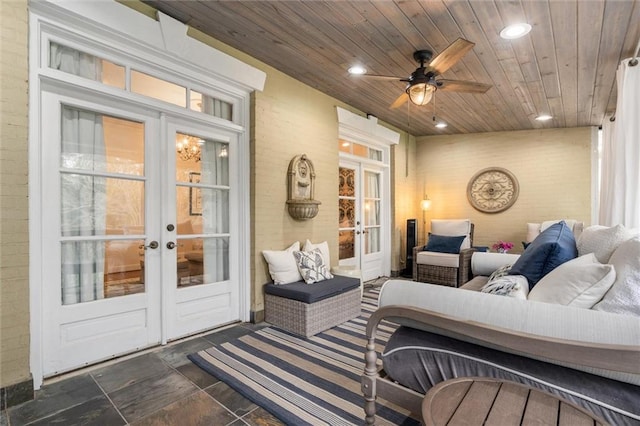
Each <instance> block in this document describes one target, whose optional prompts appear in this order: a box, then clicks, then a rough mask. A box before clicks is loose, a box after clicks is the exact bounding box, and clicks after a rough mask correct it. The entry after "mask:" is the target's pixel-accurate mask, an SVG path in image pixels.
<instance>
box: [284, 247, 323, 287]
mask: <svg viewBox="0 0 640 426" xmlns="http://www.w3.org/2000/svg"><path fill="white" fill-rule="evenodd" d="M293 255H294V256H295V258H296V263H297V264H298V270H299V271H300V275H302V279H303V280H304V282H305V283H307V284H313V283H317V282H320V281H324V280H328V279H330V278H333V275H331V272H329V269H327V267H326V265H325V264H324V259H323V258H322V253H321V252H320V249H317V248H316V249H313V250H311V251H294V252H293Z"/></svg>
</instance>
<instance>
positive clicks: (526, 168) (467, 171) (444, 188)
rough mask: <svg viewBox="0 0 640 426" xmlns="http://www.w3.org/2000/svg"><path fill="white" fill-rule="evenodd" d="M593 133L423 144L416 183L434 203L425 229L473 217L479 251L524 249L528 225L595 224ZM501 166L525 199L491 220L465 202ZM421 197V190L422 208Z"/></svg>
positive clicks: (501, 135) (488, 136) (531, 133)
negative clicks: (475, 182)
mask: <svg viewBox="0 0 640 426" xmlns="http://www.w3.org/2000/svg"><path fill="white" fill-rule="evenodd" d="M592 130H593V129H592V128H590V127H582V128H572V129H547V130H526V131H517V132H496V133H480V134H469V135H453V136H429V137H421V138H418V139H417V177H416V179H417V182H419V183H421V182H422V181H423V180H424V182H425V183H426V188H427V193H428V194H429V198H431V199H432V201H433V202H432V208H431V210H430V211H429V212H428V217H427V223H428V222H429V220H430V219H435V218H442V219H444V218H471V219H472V221H473V222H474V224H475V240H474V243H475V244H476V245H488V246H490V245H492V244H493V243H494V242H496V241H497V240H506V241H511V242H513V243H515V249H516V250H514V251H515V252H520V251H522V244H521V241H523V240H524V239H525V236H526V224H527V222H541V221H544V220H551V219H563V218H566V219H577V220H581V221H584V222H585V225H589V224H590V220H591V138H592V135H595V132H593V131H592ZM487 167H503V168H505V169H507V170H509V171H511V172H512V173H513V174H514V175H515V176H516V178H517V179H518V182H519V184H520V196H519V197H518V200H517V201H516V203H515V204H514V205H513V206H512V207H511V208H509V209H508V210H506V211H503V212H500V213H496V214H487V213H482V212H479V211H477V210H475V209H474V208H473V207H472V206H471V204H469V202H468V200H467V195H466V190H467V184H468V182H469V180H470V179H471V178H472V177H473V175H474V174H475V173H476V172H478V171H479V170H481V169H484V168H487ZM421 197H422V194H421V188H418V192H417V193H416V199H417V201H416V202H419V201H418V200H419V199H420V198H421Z"/></svg>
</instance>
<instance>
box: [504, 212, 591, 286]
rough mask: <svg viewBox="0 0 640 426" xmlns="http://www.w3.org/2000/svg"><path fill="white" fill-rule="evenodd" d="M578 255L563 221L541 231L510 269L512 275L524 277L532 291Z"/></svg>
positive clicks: (572, 237) (569, 231) (574, 241)
mask: <svg viewBox="0 0 640 426" xmlns="http://www.w3.org/2000/svg"><path fill="white" fill-rule="evenodd" d="M577 255H578V249H577V248H576V240H575V238H574V236H573V233H572V232H571V230H570V229H569V227H568V226H567V224H566V223H565V222H564V221H561V222H559V223H556V224H553V225H551V226H550V227H549V228H547V229H546V230H545V231H543V232H542V233H541V234H540V235H538V237H536V239H535V240H533V242H532V243H531V245H530V246H529V247H527V249H526V250H525V251H524V253H522V255H521V256H520V258H519V259H518V260H517V261H516V263H514V264H513V267H512V268H511V274H512V275H524V276H525V277H527V280H528V281H529V289H532V288H533V286H535V285H536V284H537V283H538V281H540V279H541V278H542V277H544V276H545V275H547V274H548V273H549V272H551V271H553V270H554V269H555V268H557V267H558V266H560V265H561V264H563V263H564V262H567V261H568V260H571V259H574V258H575V257H577Z"/></svg>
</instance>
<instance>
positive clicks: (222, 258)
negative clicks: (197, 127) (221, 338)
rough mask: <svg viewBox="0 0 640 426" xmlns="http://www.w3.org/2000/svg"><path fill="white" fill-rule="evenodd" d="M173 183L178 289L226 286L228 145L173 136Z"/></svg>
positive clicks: (194, 137)
mask: <svg viewBox="0 0 640 426" xmlns="http://www.w3.org/2000/svg"><path fill="white" fill-rule="evenodd" d="M176 183H177V186H176V217H177V219H178V227H177V231H178V257H177V262H178V265H177V266H178V278H179V279H178V286H186V285H198V284H206V283H211V282H218V281H224V280H228V279H229V237H228V235H229V190H230V188H229V145H228V144H227V143H224V142H220V141H216V140H213V139H207V138H201V137H198V136H194V135H189V134H185V133H177V134H176ZM189 234H195V235H199V237H196V238H180V237H186V236H188V235H189ZM213 234H215V235H213ZM221 234H222V235H221Z"/></svg>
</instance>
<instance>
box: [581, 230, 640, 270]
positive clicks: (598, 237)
mask: <svg viewBox="0 0 640 426" xmlns="http://www.w3.org/2000/svg"><path fill="white" fill-rule="evenodd" d="M632 236H633V235H632V233H631V231H630V230H628V229H626V228H625V227H624V226H623V225H616V226H612V227H608V226H601V225H594V226H589V227H588V228H586V229H585V230H584V231H582V235H580V238H578V241H576V246H577V247H578V256H582V255H585V254H587V253H594V254H595V255H596V259H598V261H599V262H600V263H608V262H609V258H610V257H611V254H613V252H614V251H615V249H616V248H618V246H619V245H620V244H621V243H622V242H624V241H626V240H628V239H629V238H631V237H632Z"/></svg>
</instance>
